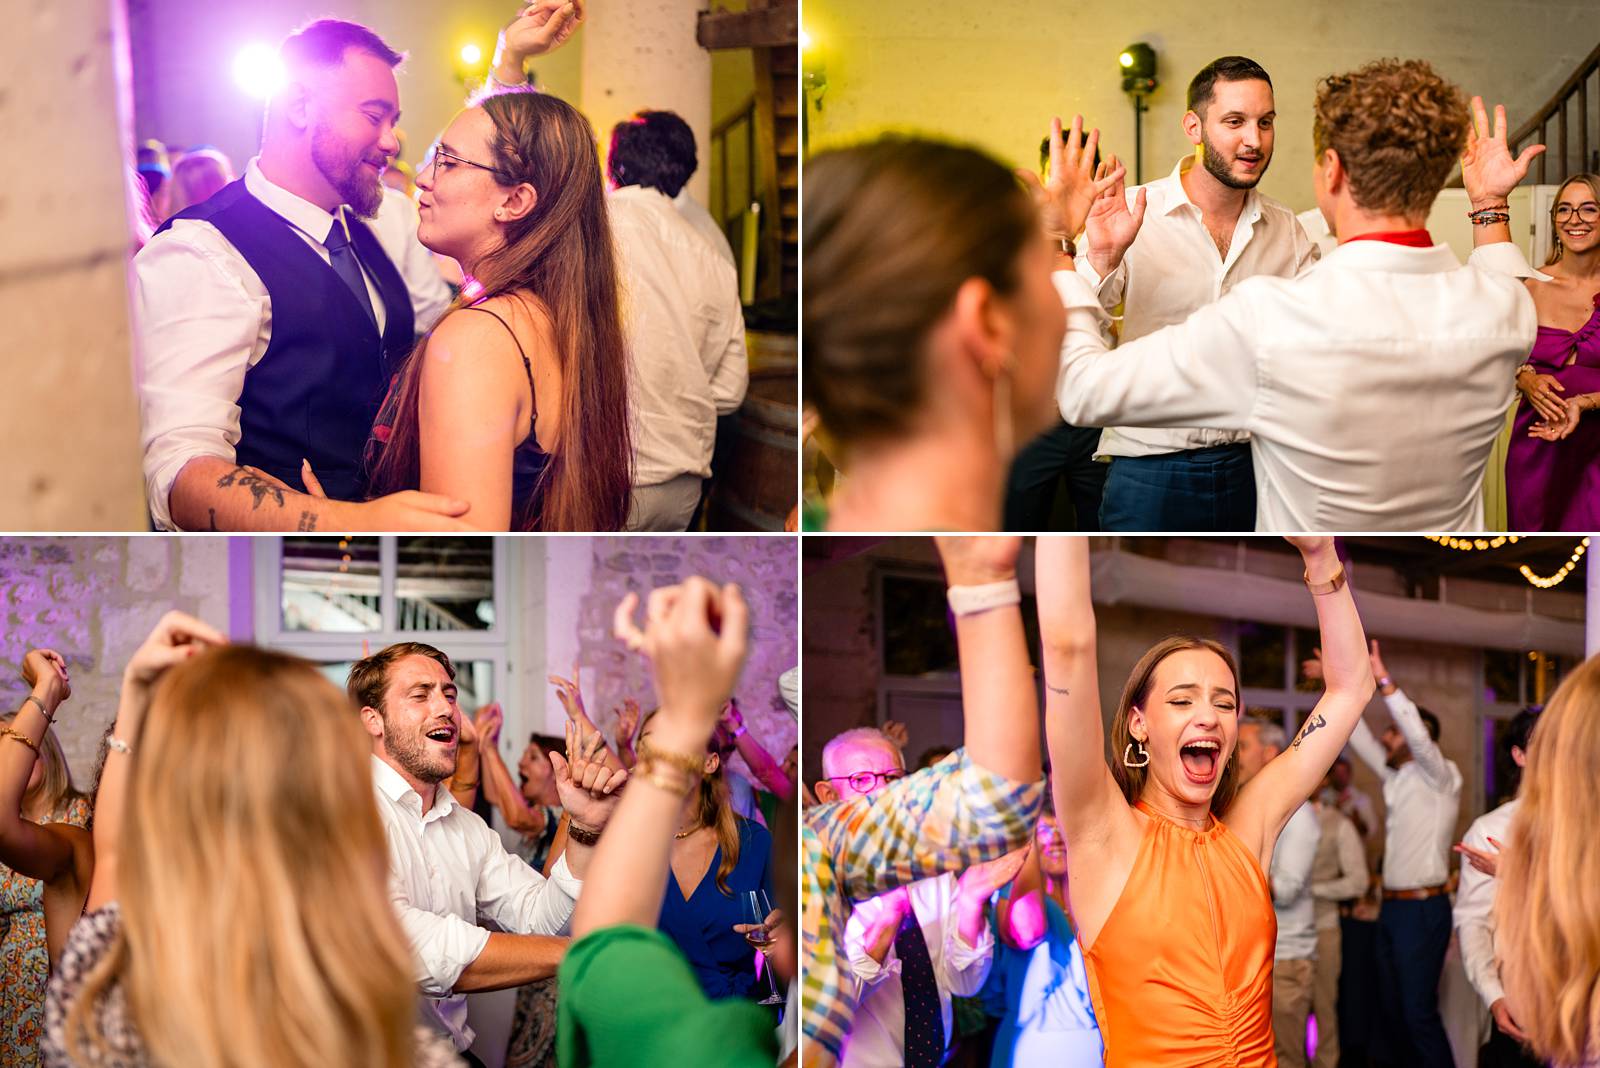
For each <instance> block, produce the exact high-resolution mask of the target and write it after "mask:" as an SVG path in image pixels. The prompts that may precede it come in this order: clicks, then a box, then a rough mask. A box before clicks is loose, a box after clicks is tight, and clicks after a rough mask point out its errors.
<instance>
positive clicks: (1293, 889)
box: [1271, 805, 1322, 908]
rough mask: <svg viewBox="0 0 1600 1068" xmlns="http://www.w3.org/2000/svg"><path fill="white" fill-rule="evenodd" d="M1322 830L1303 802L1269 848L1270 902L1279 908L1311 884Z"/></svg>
mask: <svg viewBox="0 0 1600 1068" xmlns="http://www.w3.org/2000/svg"><path fill="white" fill-rule="evenodd" d="M1321 838H1322V829H1321V827H1319V826H1318V824H1317V818H1316V816H1315V815H1314V814H1313V813H1312V811H1311V810H1310V809H1309V808H1307V807H1306V806H1305V805H1301V806H1300V807H1299V808H1297V809H1295V811H1294V814H1293V815H1291V816H1290V817H1289V822H1288V823H1286V824H1284V826H1283V832H1282V833H1281V834H1279V835H1278V841H1277V844H1276V845H1275V846H1274V847H1273V850H1272V864H1271V873H1272V903H1273V904H1274V905H1276V906H1277V907H1278V908H1287V907H1288V906H1290V905H1292V904H1294V902H1295V901H1296V900H1297V899H1298V898H1299V897H1300V895H1301V894H1303V893H1305V892H1306V888H1307V887H1308V886H1309V885H1310V884H1311V868H1312V865H1313V864H1315V863H1316V859H1317V843H1318V842H1319V841H1320V840H1321Z"/></svg>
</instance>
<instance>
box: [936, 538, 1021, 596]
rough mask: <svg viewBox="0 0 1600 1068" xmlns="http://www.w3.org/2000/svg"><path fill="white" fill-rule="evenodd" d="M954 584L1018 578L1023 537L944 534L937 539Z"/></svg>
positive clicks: (949, 578)
mask: <svg viewBox="0 0 1600 1068" xmlns="http://www.w3.org/2000/svg"><path fill="white" fill-rule="evenodd" d="M933 542H934V544H935V545H936V546H938V549H939V558H940V559H941V560H942V561H944V573H945V578H946V580H948V582H949V584H950V585H952V586H981V585H984V584H986V583H990V582H1001V581H1004V580H1005V579H1008V578H1015V577H1016V574H1017V557H1018V555H1020V554H1021V552H1022V539H1021V538H1020V537H1016V536H1014V535H1008V534H986V535H977V536H965V535H963V536H959V537H957V536H952V535H943V536H940V537H936V538H934V539H933Z"/></svg>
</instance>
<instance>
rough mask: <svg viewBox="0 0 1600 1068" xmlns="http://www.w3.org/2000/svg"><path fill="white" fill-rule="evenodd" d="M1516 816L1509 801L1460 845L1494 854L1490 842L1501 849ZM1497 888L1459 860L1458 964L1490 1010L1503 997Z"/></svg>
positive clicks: (1487, 877)
mask: <svg viewBox="0 0 1600 1068" xmlns="http://www.w3.org/2000/svg"><path fill="white" fill-rule="evenodd" d="M1516 812H1517V799H1516V798H1512V799H1511V800H1510V801H1507V802H1506V803H1505V804H1503V805H1501V806H1500V807H1499V808H1497V809H1495V810H1494V811H1493V812H1487V813H1485V814H1483V815H1482V816H1479V817H1478V818H1477V819H1475V820H1473V821H1472V826H1471V827H1468V828H1467V833H1466V836H1465V837H1463V838H1462V839H1461V841H1462V842H1464V843H1465V844H1467V845H1469V846H1472V847H1473V848H1474V849H1481V850H1484V851H1485V852H1489V853H1493V852H1494V851H1495V847H1494V846H1492V845H1490V844H1489V839H1490V838H1493V839H1495V840H1496V841H1498V842H1500V843H1501V844H1502V845H1504V844H1505V841H1506V835H1507V832H1508V831H1510V830H1511V817H1512V816H1514V815H1516ZM1496 885H1497V883H1496V882H1495V879H1494V877H1493V876H1490V875H1485V874H1484V873H1483V872H1481V871H1479V870H1478V869H1477V868H1474V867H1473V866H1472V865H1471V863H1469V862H1468V861H1467V859H1466V858H1465V857H1463V858H1462V859H1461V885H1460V886H1459V887H1457V889H1456V903H1455V908H1454V909H1453V915H1454V919H1455V925H1456V939H1457V940H1458V941H1459V942H1460V943H1461V964H1462V966H1463V967H1464V968H1466V970H1467V978H1468V979H1470V980H1471V981H1472V988H1473V989H1474V990H1476V991H1477V992H1478V996H1479V997H1481V998H1482V999H1483V1003H1484V1005H1486V1006H1489V1007H1490V1008H1492V1007H1493V1006H1494V1003H1495V1002H1497V1001H1499V1000H1500V999H1501V998H1503V997H1505V996H1506V991H1505V987H1503V986H1501V985H1500V965H1499V963H1498V962H1496V960H1495V956H1494V891H1495V887H1496Z"/></svg>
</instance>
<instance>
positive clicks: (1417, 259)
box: [1321, 241, 1461, 274]
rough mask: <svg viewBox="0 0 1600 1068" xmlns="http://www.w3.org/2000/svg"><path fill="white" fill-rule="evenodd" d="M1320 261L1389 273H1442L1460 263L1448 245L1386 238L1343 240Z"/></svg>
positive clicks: (1456, 268)
mask: <svg viewBox="0 0 1600 1068" xmlns="http://www.w3.org/2000/svg"><path fill="white" fill-rule="evenodd" d="M1321 262H1322V263H1332V264H1335V265H1337V266H1339V267H1345V268H1353V269H1355V270H1358V271H1361V270H1367V271H1387V272H1390V273H1392V274H1442V273H1443V272H1445V271H1455V270H1459V269H1460V267H1461V261H1460V260H1458V259H1456V254H1455V253H1454V252H1452V251H1451V250H1450V246H1449V245H1434V246H1433V247H1432V248H1414V247H1411V246H1409V245H1396V244H1394V243H1393V242H1390V241H1346V242H1345V243H1344V244H1342V245H1339V246H1338V247H1337V248H1335V249H1333V250H1332V251H1331V252H1328V253H1325V254H1324V255H1323V257H1322V260H1321Z"/></svg>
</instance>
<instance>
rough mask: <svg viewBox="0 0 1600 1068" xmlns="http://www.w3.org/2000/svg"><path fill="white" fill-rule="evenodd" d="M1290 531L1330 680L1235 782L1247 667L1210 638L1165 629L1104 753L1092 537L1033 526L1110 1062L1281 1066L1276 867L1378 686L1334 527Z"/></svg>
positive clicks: (1051, 694) (1075, 870)
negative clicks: (1279, 740) (1275, 857)
mask: <svg viewBox="0 0 1600 1068" xmlns="http://www.w3.org/2000/svg"><path fill="white" fill-rule="evenodd" d="M1289 540H1290V541H1291V543H1292V544H1294V546H1295V547H1296V548H1297V549H1299V550H1300V554H1301V556H1302V558H1303V559H1304V561H1305V569H1306V570H1305V580H1306V584H1307V586H1308V587H1309V588H1310V591H1311V593H1312V595H1313V599H1314V601H1315V602H1316V608H1317V621H1318V624H1319V625H1320V627H1321V630H1322V654H1323V663H1324V670H1325V674H1326V680H1327V690H1326V691H1325V692H1324V694H1323V696H1322V698H1321V700H1319V701H1318V702H1317V706H1316V708H1315V709H1313V710H1312V713H1311V715H1310V716H1309V717H1308V718H1307V719H1306V722H1305V725H1304V727H1302V728H1301V731H1300V733H1299V735H1298V736H1297V737H1296V738H1295V740H1294V742H1293V743H1292V744H1291V745H1290V747H1289V749H1288V750H1286V751H1285V752H1284V753H1283V754H1282V755H1281V756H1279V757H1277V758H1276V759H1275V760H1273V761H1272V762H1271V763H1270V764H1268V765H1267V766H1266V767H1265V768H1263V769H1262V770H1261V772H1260V773H1258V774H1257V775H1256V776H1255V777H1254V778H1253V779H1251V781H1250V783H1249V784H1248V785H1247V786H1245V787H1243V788H1240V786H1239V782H1238V775H1237V765H1236V761H1235V759H1234V749H1235V745H1236V743H1237V741H1238V734H1239V729H1238V716H1239V679H1238V672H1237V670H1236V669H1235V667H1234V663H1233V658H1232V656H1230V655H1229V653H1228V651H1227V650H1226V649H1225V648H1223V647H1222V646H1220V645H1218V644H1217V643H1215V642H1212V641H1207V640H1204V639H1200V638H1184V637H1175V638H1168V639H1166V640H1165V641H1162V642H1161V643H1159V644H1158V645H1156V646H1155V647H1154V648H1152V649H1151V650H1150V651H1149V652H1147V653H1146V654H1145V655H1144V656H1143V658H1141V659H1140V661H1139V663H1138V664H1137V665H1135V667H1134V669H1133V674H1132V675H1131V676H1130V677H1129V679H1128V683H1127V685H1126V686H1125V687H1124V689H1123V692H1122V699H1121V701H1120V703H1119V704H1118V707H1117V713H1116V717H1115V719H1114V720H1113V721H1112V725H1111V742H1112V759H1113V764H1112V765H1111V766H1110V767H1108V766H1107V765H1106V762H1105V760H1104V759H1103V756H1102V754H1103V752H1104V749H1105V746H1104V730H1103V727H1102V726H1101V720H1100V687H1099V681H1098V678H1097V674H1096V666H1095V657H1096V651H1095V627H1094V609H1093V606H1092V604H1091V603H1090V598H1089V560H1088V546H1087V543H1086V541H1085V539H1082V538H1040V539H1039V546H1038V555H1037V574H1038V604H1039V626H1040V631H1041V636H1042V638H1043V642H1044V668H1045V700H1046V704H1045V721H1046V728H1047V730H1048V734H1049V745H1050V761H1051V767H1052V784H1053V789H1054V791H1055V805H1056V813H1057V818H1058V819H1059V820H1060V822H1061V826H1062V830H1063V831H1064V833H1065V834H1066V837H1067V860H1068V885H1069V886H1070V887H1071V891H1070V893H1071V904H1072V917H1073V920H1074V922H1075V923H1076V925H1077V929H1078V936H1079V938H1080V940H1081V941H1082V944H1083V949H1084V962H1085V964H1086V965H1087V969H1088V975H1089V991H1090V996H1091V997H1092V999H1093V1001H1094V1009H1095V1018H1096V1020H1097V1021H1098V1022H1099V1024H1100V1032H1101V1034H1102V1036H1103V1037H1104V1039H1105V1045H1106V1064H1107V1066H1108V1068H1122V1066H1132V1065H1152V1064H1160V1065H1164V1066H1170V1068H1178V1066H1182V1065H1218V1064H1226V1065H1233V1066H1239V1068H1270V1066H1273V1065H1276V1063H1277V1060H1276V1057H1275V1056H1274V1054H1273V1044H1272V951H1273V944H1274V942H1275V939H1276V934H1277V923H1276V920H1275V919H1274V917H1273V912H1272V896H1271V893H1270V891H1269V890H1268V887H1267V876H1266V874H1265V873H1266V871H1267V869H1268V865H1269V864H1270V862H1271V860H1272V848H1273V845H1274V843H1275V842H1276V841H1277V838H1278V833H1279V832H1280V831H1281V830H1282V829H1283V826H1284V824H1285V823H1286V822H1287V821H1288V819H1289V816H1290V815H1291V814H1292V813H1293V812H1294V810H1295V809H1296V808H1298V807H1299V806H1300V804H1301V803H1302V802H1303V801H1305V800H1306V798H1308V797H1310V796H1311V793H1312V791H1313V790H1315V789H1316V787H1317V784H1318V783H1319V782H1320V781H1321V780H1322V777H1323V775H1324V774H1325V773H1326V772H1327V770H1328V769H1329V767H1331V766H1332V765H1333V761H1334V759H1335V758H1336V757H1337V756H1338V755H1339V751H1340V750H1341V749H1342V748H1344V745H1345V742H1346V740H1347V739H1348V738H1349V737H1350V733H1351V731H1353V730H1354V729H1355V725H1356V721H1357V720H1358V719H1360V717H1361V710H1362V709H1363V708H1364V707H1365V705H1366V703H1367V701H1368V699H1369V698H1370V697H1371V696H1372V690H1373V681H1372V672H1371V668H1370V667H1369V666H1368V662H1367V645H1366V636H1365V634H1364V633H1363V632H1362V628H1361V619H1360V617H1359V616H1358V615H1357V614H1356V607H1355V602H1354V601H1353V600H1352V599H1351V596H1350V591H1349V589H1348V588H1346V587H1345V584H1344V570H1343V568H1342V567H1341V566H1340V564H1339V558H1338V556H1337V554H1336V553H1335V551H1334V544H1333V539H1332V538H1291V539H1289Z"/></svg>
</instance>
